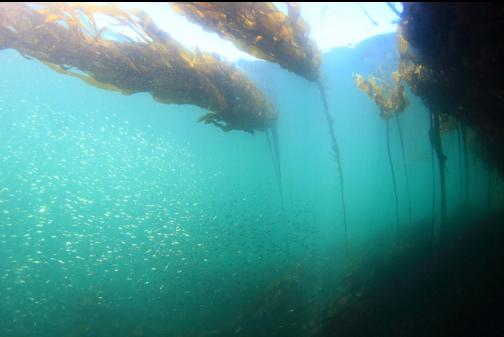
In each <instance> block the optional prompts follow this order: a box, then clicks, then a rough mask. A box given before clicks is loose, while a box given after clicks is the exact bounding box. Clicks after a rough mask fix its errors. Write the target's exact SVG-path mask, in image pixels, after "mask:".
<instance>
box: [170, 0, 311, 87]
mask: <svg viewBox="0 0 504 337" xmlns="http://www.w3.org/2000/svg"><path fill="white" fill-rule="evenodd" d="M288 6H289V7H288V8H289V14H288V15H285V14H284V13H283V12H281V11H279V10H278V9H277V8H276V7H275V5H274V4H273V3H271V2H175V3H172V7H173V8H174V9H175V10H176V11H177V12H178V13H181V14H183V15H185V16H186V17H187V18H188V19H189V20H191V21H193V22H195V23H197V24H199V25H201V26H202V27H203V28H205V29H208V30H210V31H212V32H216V33H217V34H219V36H220V37H222V38H223V39H226V40H230V41H232V42H233V43H234V44H235V45H236V47H237V48H239V49H241V50H243V51H245V52H247V53H249V54H252V55H254V56H256V57H258V58H260V59H264V60H267V61H271V62H274V63H277V64H279V65H281V66H282V67H284V68H285V69H288V70H290V71H292V72H294V73H296V74H298V75H300V76H303V77H304V78H306V79H307V80H309V81H317V80H318V79H319V77H320V74H319V70H320V52H319V50H318V48H317V46H316V44H315V43H314V42H313V41H312V40H310V39H309V37H308V35H309V34H308V33H309V31H308V25H307V24H306V22H305V21H304V20H303V19H302V18H301V15H300V10H299V7H298V4H295V3H289V5H288Z"/></svg>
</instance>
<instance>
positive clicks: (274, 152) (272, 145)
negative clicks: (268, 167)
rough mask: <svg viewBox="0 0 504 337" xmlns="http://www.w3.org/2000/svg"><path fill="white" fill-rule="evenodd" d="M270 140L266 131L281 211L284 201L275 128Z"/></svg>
mask: <svg viewBox="0 0 504 337" xmlns="http://www.w3.org/2000/svg"><path fill="white" fill-rule="evenodd" d="M271 138H273V141H272V140H271V139H270V134H269V131H266V139H267V141H268V149H269V152H270V156H271V161H272V162H273V169H274V171H275V176H276V179H277V184H278V191H279V193H280V202H281V205H282V209H283V207H284V199H283V188H282V171H281V170H280V158H279V151H278V135H277V133H276V128H275V131H273V129H272V130H271Z"/></svg>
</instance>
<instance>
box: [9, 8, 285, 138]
mask: <svg viewBox="0 0 504 337" xmlns="http://www.w3.org/2000/svg"><path fill="white" fill-rule="evenodd" d="M103 22H107V23H109V25H107V26H104V25H103ZM100 24H101V26H103V27H100ZM110 26H114V27H119V28H120V29H121V32H122V33H119V32H118V29H112V28H109V27H110ZM125 32H126V33H125ZM6 48H13V49H15V50H17V51H19V52H20V53H21V54H22V55H24V56H29V57H32V58H35V59H38V60H40V61H42V62H44V63H45V64H47V65H50V66H51V68H53V69H55V70H57V71H59V72H61V73H64V74H68V75H72V76H76V77H79V78H81V79H82V80H84V81H86V83H88V84H91V85H94V86H97V87H100V88H102V89H108V90H115V91H119V92H122V93H124V94H132V93H136V92H149V93H150V94H152V96H153V97H154V99H156V100H157V101H160V102H163V103H175V104H194V105H197V106H199V107H202V108H204V109H207V110H210V112H209V113H208V114H207V115H205V116H203V117H202V118H201V119H200V120H201V121H203V122H205V123H212V124H215V125H217V126H219V127H221V128H222V129H224V130H232V129H236V130H244V131H249V132H252V131H254V130H264V129H267V128H269V127H270V126H271V125H273V124H274V122H275V120H276V112H275V110H274V108H273V106H272V105H271V104H270V103H269V101H268V100H267V99H266V97H265V96H264V95H263V94H262V93H261V92H260V91H259V90H258V89H257V88H256V86H255V85H254V83H253V82H252V81H250V80H249V79H248V78H247V77H246V76H245V75H244V74H242V73H241V72H240V71H239V70H238V69H236V68H235V67H234V66H232V65H231V64H229V63H226V62H224V61H222V60H220V59H219V58H217V57H216V56H214V55H210V54H207V53H201V52H194V53H193V52H190V51H189V50H187V49H186V48H184V47H183V46H182V45H180V44H179V43H178V42H176V41H175V40H174V39H173V38H171V37H170V36H169V35H168V34H167V33H166V32H164V31H162V30H161V29H159V28H158V27H157V26H156V25H155V24H154V22H153V21H152V20H151V18H150V17H149V16H148V15H147V14H146V13H144V12H142V11H139V10H135V11H126V10H123V9H121V8H120V7H119V6H118V5H116V4H110V3H106V4H103V3H88V4H85V3H30V4H27V3H0V50H1V49H6Z"/></svg>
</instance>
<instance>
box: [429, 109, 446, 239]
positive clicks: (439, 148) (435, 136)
mask: <svg viewBox="0 0 504 337" xmlns="http://www.w3.org/2000/svg"><path fill="white" fill-rule="evenodd" d="M432 119H433V128H432V129H431V131H432V132H431V143H432V146H433V147H434V151H435V152H436V154H437V158H438V165H439V183H440V190H441V228H440V232H441V239H443V237H444V235H445V234H446V179H445V164H446V156H445V155H444V153H443V145H442V143H441V130H440V127H439V114H438V113H436V112H432Z"/></svg>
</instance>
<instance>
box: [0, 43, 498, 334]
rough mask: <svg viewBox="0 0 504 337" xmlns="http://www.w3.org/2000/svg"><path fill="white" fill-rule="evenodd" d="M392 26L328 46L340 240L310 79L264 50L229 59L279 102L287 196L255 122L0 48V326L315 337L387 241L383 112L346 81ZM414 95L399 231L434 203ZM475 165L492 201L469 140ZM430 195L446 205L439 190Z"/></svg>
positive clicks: (455, 192)
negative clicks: (217, 122) (104, 85)
mask: <svg viewBox="0 0 504 337" xmlns="http://www.w3.org/2000/svg"><path fill="white" fill-rule="evenodd" d="M394 39H395V37H394V35H386V36H380V37H376V38H373V39H371V40H368V41H365V42H363V43H361V44H360V45H359V46H357V47H356V48H353V49H350V48H341V49H336V50H333V51H331V52H330V53H328V54H326V55H324V62H323V69H322V71H323V74H324V81H325V83H324V84H325V85H326V87H327V92H328V97H329V106H330V109H331V114H332V116H333V117H334V120H335V129H336V132H337V139H338V142H339V146H340V151H341V159H342V165H343V172H344V182H345V199H346V205H347V217H348V238H349V249H348V251H347V250H345V245H344V239H343V238H344V233H343V226H342V209H341V203H340V192H339V191H340V189H339V179H338V175H337V171H336V164H335V162H334V159H333V157H332V154H331V150H330V139H329V134H328V131H327V125H326V124H325V120H324V116H323V113H322V102H321V99H320V93H319V91H318V88H317V87H316V86H315V85H314V84H312V83H308V82H306V81H305V80H303V79H302V78H299V77H297V76H295V75H294V74H291V73H288V72H287V71H285V70H283V69H280V68H279V67H278V66H275V65H272V64H268V63H264V62H245V61H241V62H240V63H239V66H240V67H241V68H242V69H243V70H244V71H246V72H247V73H249V75H250V76H251V77H252V78H254V79H255V80H256V82H257V84H258V86H259V87H261V88H263V90H264V91H265V92H266V93H267V94H268V95H269V97H270V98H271V100H272V101H273V102H274V103H275V105H276V106H277V108H278V111H279V113H280V117H279V122H278V133H279V141H280V153H281V166H282V176H283V182H282V183H283V191H284V200H283V201H282V200H281V198H280V194H279V191H278V185H277V180H276V179H277V178H276V176H275V172H274V168H273V164H272V160H271V157H270V154H269V152H268V146H267V141H266V136H265V135H264V134H263V133H256V134H254V135H250V134H247V133H243V132H236V131H235V132H228V133H225V132H222V131H221V130H219V129H217V128H215V127H212V126H209V125H204V124H198V123H196V121H197V119H198V117H199V116H201V115H202V114H204V110H202V109H199V108H196V107H194V106H190V105H184V106H176V105H163V104H160V103H157V102H155V101H154V100H153V99H152V98H151V97H150V96H149V95H147V94H136V95H132V96H122V95H120V94H117V93H113V92H108V91H102V90H99V89H96V88H94V87H89V86H87V85H86V84H85V83H83V82H81V81H79V80H78V79H74V78H70V77H67V76H64V75H60V74H57V73H55V72H53V71H52V70H50V69H49V68H47V67H46V66H44V65H43V64H41V63H39V62H38V61H33V60H32V61H31V60H27V59H25V58H23V57H21V56H20V55H19V54H18V53H17V52H14V51H12V50H4V51H2V52H0V168H1V170H0V331H1V332H2V334H1V336H5V337H11V336H27V337H32V336H37V337H38V336H40V337H45V336H68V337H84V336H94V337H108V336H131V337H139V336H311V335H313V334H315V333H316V332H317V330H318V328H319V327H320V326H321V325H322V324H323V320H324V318H325V317H326V316H327V310H328V308H330V307H331V305H332V303H333V302H338V301H340V302H341V298H344V296H345V291H347V289H344V288H343V287H342V281H341V279H342V277H344V276H345V275H347V274H348V272H349V271H348V270H349V268H351V267H349V266H352V265H355V264H358V263H359V260H360V259H362V258H364V257H369V256H370V255H372V254H387V253H388V252H390V251H391V250H392V249H393V248H394V244H395V243H394V242H395V233H396V232H395V231H396V227H395V226H396V223H395V222H396V219H395V204H394V196H393V189H392V178H391V174H390V169H389V166H388V157H387V151H386V142H385V123H384V121H383V120H382V119H381V118H380V117H379V114H378V108H377V107H376V106H375V105H374V103H373V102H372V101H371V100H370V99H369V98H368V97H367V96H366V95H365V94H364V93H362V92H360V91H359V90H358V89H357V87H356V86H355V84H354V82H353V79H352V74H353V73H363V74H369V73H380V72H384V71H386V70H387V69H393V68H394V66H395V62H396V61H397V59H396V49H395V43H394ZM408 96H409V100H410V103H411V105H410V107H409V108H408V109H407V110H406V111H405V112H403V113H402V114H401V115H400V117H399V118H400V121H401V125H402V129H403V134H404V145H405V153H406V160H407V161H406V163H407V169H408V174H409V178H410V189H411V196H410V197H411V205H412V214H411V215H412V221H411V223H410V221H409V216H408V207H407V200H408V197H409V196H408V194H407V191H406V185H405V176H404V170H403V166H402V165H403V164H402V157H401V152H400V143H399V138H398V132H397V128H396V127H394V125H395V124H391V142H392V143H391V146H392V149H391V150H392V153H391V154H392V158H393V162H394V166H395V172H396V179H397V182H398V197H399V207H400V209H399V218H400V228H401V231H402V232H408V230H413V229H414V228H415V226H425V227H429V226H430V219H431V214H432V209H431V207H432V169H431V165H432V163H431V147H430V141H429V138H428V130H429V117H428V116H429V115H428V112H427V109H426V108H425V107H424V106H423V105H422V103H421V101H420V100H419V99H418V98H417V97H415V96H413V95H411V94H409V95H408ZM474 143H475V141H472V143H470V144H474ZM443 145H444V147H445V153H446V155H447V157H448V161H447V200H448V218H450V217H451V216H453V215H454V214H455V213H457V212H458V210H459V209H460V207H461V205H462V204H463V200H464V186H463V172H462V171H461V169H460V167H461V165H460V160H459V153H460V152H459V151H460V150H459V147H458V138H457V134H456V133H455V132H452V133H448V134H445V135H444V136H443ZM474 146H476V145H474ZM469 164H470V166H469V171H470V179H469V182H470V184H469V192H470V193H469V196H470V206H471V208H474V209H476V210H479V211H481V212H488V211H490V210H492V209H495V208H496V207H497V205H499V204H502V189H501V187H500V184H499V183H498V181H497V179H496V177H493V176H492V175H490V177H489V173H488V170H487V167H486V164H485V163H484V162H482V161H481V160H480V159H479V158H478V156H477V154H476V152H471V153H470V160H469ZM438 179H439V178H438V177H437V166H436V182H437V183H438ZM489 179H490V184H489ZM489 186H491V188H492V190H491V191H490V194H489V191H488V187H489ZM489 195H490V203H489V202H488V200H489V197H488V196H489ZM435 205H436V209H435V214H436V216H437V217H439V191H438V188H436V195H435ZM429 228H430V227H429ZM350 270H351V269H350Z"/></svg>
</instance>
